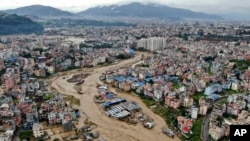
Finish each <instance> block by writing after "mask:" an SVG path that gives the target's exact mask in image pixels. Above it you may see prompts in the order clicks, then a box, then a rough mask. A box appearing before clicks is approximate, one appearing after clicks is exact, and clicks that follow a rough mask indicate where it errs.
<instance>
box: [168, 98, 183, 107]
mask: <svg viewBox="0 0 250 141" xmlns="http://www.w3.org/2000/svg"><path fill="white" fill-rule="evenodd" d="M165 104H166V105H167V106H168V107H172V108H174V109H177V108H179V107H180V106H181V101H180V100H179V99H177V98H176V97H175V96H166V97H165Z"/></svg>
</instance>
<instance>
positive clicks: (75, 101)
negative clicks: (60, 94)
mask: <svg viewBox="0 0 250 141" xmlns="http://www.w3.org/2000/svg"><path fill="white" fill-rule="evenodd" d="M63 99H64V101H66V102H69V104H73V105H77V106H80V100H79V99H77V98H75V97H74V96H67V97H64V98H63Z"/></svg>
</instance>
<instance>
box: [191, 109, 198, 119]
mask: <svg viewBox="0 0 250 141" xmlns="http://www.w3.org/2000/svg"><path fill="white" fill-rule="evenodd" d="M198 112H199V109H198V108H197V107H192V108H191V118H192V119H197V117H198Z"/></svg>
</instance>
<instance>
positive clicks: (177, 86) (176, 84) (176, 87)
mask: <svg viewBox="0 0 250 141" xmlns="http://www.w3.org/2000/svg"><path fill="white" fill-rule="evenodd" d="M180 87H181V86H180V84H178V83H173V88H174V89H175V90H177V89H179V88H180Z"/></svg>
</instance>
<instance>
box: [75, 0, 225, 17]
mask: <svg viewBox="0 0 250 141" xmlns="http://www.w3.org/2000/svg"><path fill="white" fill-rule="evenodd" d="M77 14H78V15H80V16H107V17H140V18H160V19H165V18H171V17H172V18H173V17H176V18H189V19H214V20H221V19H222V17H220V16H217V15H210V14H205V13H202V12H194V11H191V10H187V9H181V8H172V7H168V6H165V5H158V4H141V3H130V4H127V5H122V6H118V5H111V6H103V7H100V6H99V7H93V8H89V9H87V10H85V11H83V12H79V13H77Z"/></svg>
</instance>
